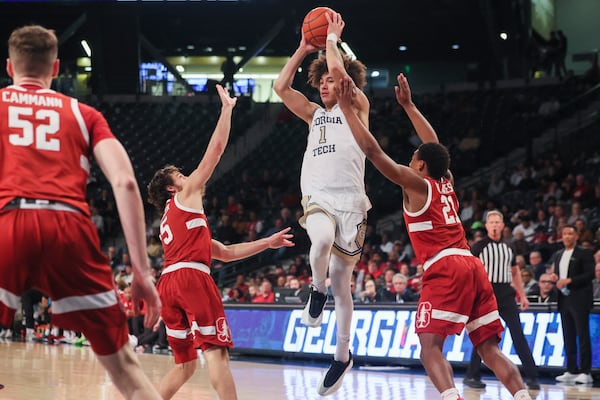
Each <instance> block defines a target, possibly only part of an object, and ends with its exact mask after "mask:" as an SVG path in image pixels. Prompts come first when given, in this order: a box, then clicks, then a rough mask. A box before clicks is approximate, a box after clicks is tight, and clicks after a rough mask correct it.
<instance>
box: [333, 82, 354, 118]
mask: <svg viewBox="0 0 600 400" xmlns="http://www.w3.org/2000/svg"><path fill="white" fill-rule="evenodd" d="M333 91H334V93H335V96H336V97H337V101H338V105H339V106H340V108H341V109H342V111H344V110H350V109H351V108H352V104H353V102H354V98H355V97H356V90H355V86H354V81H353V80H352V79H351V78H350V77H349V76H344V77H343V78H342V79H340V81H339V83H338V84H337V85H335V86H334V87H333Z"/></svg>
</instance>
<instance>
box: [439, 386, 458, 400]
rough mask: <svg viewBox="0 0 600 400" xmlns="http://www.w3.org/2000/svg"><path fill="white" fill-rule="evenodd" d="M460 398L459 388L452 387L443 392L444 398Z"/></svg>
mask: <svg viewBox="0 0 600 400" xmlns="http://www.w3.org/2000/svg"><path fill="white" fill-rule="evenodd" d="M459 398H460V397H459V395H458V389H457V388H450V389H447V390H444V392H442V400H457V399H459Z"/></svg>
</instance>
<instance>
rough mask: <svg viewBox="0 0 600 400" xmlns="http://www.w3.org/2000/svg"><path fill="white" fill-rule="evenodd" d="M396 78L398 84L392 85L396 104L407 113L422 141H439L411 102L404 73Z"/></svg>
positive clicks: (427, 122)
mask: <svg viewBox="0 0 600 400" xmlns="http://www.w3.org/2000/svg"><path fill="white" fill-rule="evenodd" d="M397 80H398V86H394V91H395V92H396V100H397V101H398V104H400V105H401V106H402V108H404V111H405V112H406V114H407V115H408V118H409V119H410V122H411V123H412V125H413V126H414V128H415V131H417V135H418V136H419V138H420V139H421V141H422V142H423V143H429V142H434V143H439V142H440V141H439V139H438V136H437V134H436V133H435V130H434V129H433V127H432V126H431V124H430V123H429V121H427V119H426V118H425V116H424V115H423V114H421V111H419V109H418V108H417V106H416V105H415V103H413V101H412V95H411V92H410V86H409V85H408V80H407V79H406V77H405V76H404V74H402V73H401V74H400V75H398V77H397Z"/></svg>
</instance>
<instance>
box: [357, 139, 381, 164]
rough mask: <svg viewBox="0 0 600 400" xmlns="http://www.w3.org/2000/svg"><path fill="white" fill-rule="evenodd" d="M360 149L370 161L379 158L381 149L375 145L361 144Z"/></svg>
mask: <svg viewBox="0 0 600 400" xmlns="http://www.w3.org/2000/svg"><path fill="white" fill-rule="evenodd" d="M360 147H361V148H362V150H363V153H365V156H366V157H367V158H368V159H369V160H371V161H373V160H376V159H377V158H378V157H379V156H380V153H381V148H380V147H379V146H377V145H376V144H373V143H370V142H365V143H361V146H360Z"/></svg>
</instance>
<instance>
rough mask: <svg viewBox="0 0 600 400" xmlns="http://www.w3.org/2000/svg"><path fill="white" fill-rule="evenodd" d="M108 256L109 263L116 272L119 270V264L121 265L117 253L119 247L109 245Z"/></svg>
mask: <svg viewBox="0 0 600 400" xmlns="http://www.w3.org/2000/svg"><path fill="white" fill-rule="evenodd" d="M106 257H107V258H108V264H109V265H110V268H111V270H112V272H113V274H115V273H116V272H117V266H118V265H119V255H118V254H117V248H116V247H115V246H108V248H107V249H106Z"/></svg>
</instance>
